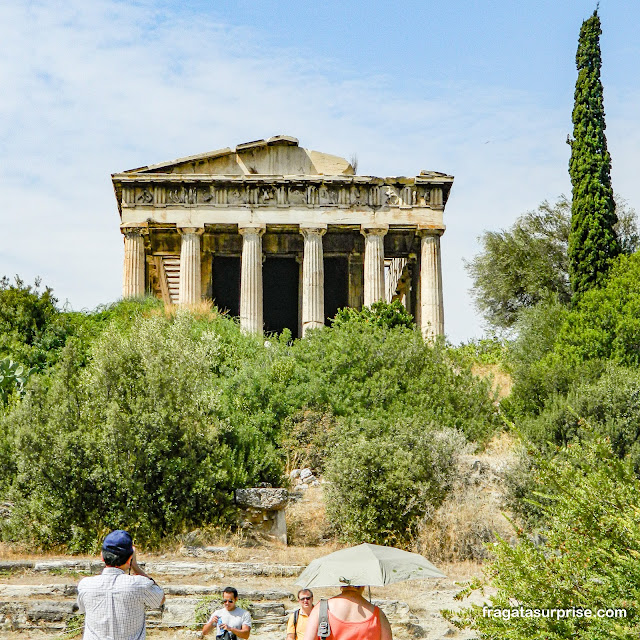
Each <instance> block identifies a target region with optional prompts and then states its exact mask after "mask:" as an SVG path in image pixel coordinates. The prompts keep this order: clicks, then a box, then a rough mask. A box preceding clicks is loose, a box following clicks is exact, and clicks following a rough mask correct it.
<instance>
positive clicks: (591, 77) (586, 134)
mask: <svg viewBox="0 0 640 640" xmlns="http://www.w3.org/2000/svg"><path fill="white" fill-rule="evenodd" d="M601 33H602V30H601V28H600V17H599V16H598V10H597V9H596V10H595V11H594V12H593V15H592V16H591V17H590V18H588V19H587V20H585V21H584V22H583V23H582V28H581V29H580V38H579V40H578V51H577V53H576V65H577V67H578V79H577V81H576V90H575V94H574V107H573V116H572V120H573V141H572V142H571V160H570V161H569V174H570V176H571V185H572V187H573V200H572V203H571V234H570V236H569V276H570V279H571V290H572V296H573V297H572V301H574V302H575V301H577V300H579V298H580V296H581V295H582V293H584V292H585V291H586V290H588V289H590V288H592V287H594V286H597V285H598V284H599V283H601V282H602V280H603V279H604V277H605V276H606V273H607V270H608V268H609V264H610V263H611V260H612V259H613V258H615V257H616V256H617V255H618V254H619V253H620V244H619V242H618V238H617V237H616V233H615V230H614V228H613V226H614V225H615V223H616V222H617V216H616V211H615V203H614V200H613V189H612V188H611V156H610V155H609V152H608V151H607V138H606V136H605V133H604V130H605V126H606V125H605V121H604V105H603V90H602V82H601V81H600V67H601V66H602V58H601V55H600V34H601Z"/></svg>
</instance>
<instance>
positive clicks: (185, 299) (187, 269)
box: [178, 227, 204, 305]
mask: <svg viewBox="0 0 640 640" xmlns="http://www.w3.org/2000/svg"><path fill="white" fill-rule="evenodd" d="M178 231H179V232H180V234H181V236H182V243H181V245H180V289H179V292H178V304H181V305H182V304H195V303H196V302H200V300H201V299H202V280H201V274H200V236H201V235H202V233H203V232H204V229H202V228H192V227H183V228H179V229H178Z"/></svg>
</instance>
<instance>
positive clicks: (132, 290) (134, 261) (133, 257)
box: [122, 228, 145, 298]
mask: <svg viewBox="0 0 640 640" xmlns="http://www.w3.org/2000/svg"><path fill="white" fill-rule="evenodd" d="M122 233H123V234H124V267H123V270H122V297H123V298H140V297H142V296H143V295H144V293H145V282H144V275H145V274H144V267H145V256H144V238H143V237H142V234H143V233H144V231H143V229H140V228H129V229H126V228H125V229H123V230H122Z"/></svg>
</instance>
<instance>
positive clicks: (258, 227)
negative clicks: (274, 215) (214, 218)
mask: <svg viewBox="0 0 640 640" xmlns="http://www.w3.org/2000/svg"><path fill="white" fill-rule="evenodd" d="M266 230H267V225H266V224H243V225H240V224H239V225H238V233H239V234H240V235H241V236H243V235H245V234H247V235H253V234H255V235H258V236H261V235H262V234H263V233H264V232H265V231H266Z"/></svg>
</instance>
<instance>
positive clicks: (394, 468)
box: [327, 422, 465, 546]
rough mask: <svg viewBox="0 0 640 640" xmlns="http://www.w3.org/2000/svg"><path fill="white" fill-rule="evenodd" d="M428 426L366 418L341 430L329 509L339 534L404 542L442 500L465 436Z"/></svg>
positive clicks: (363, 539)
mask: <svg viewBox="0 0 640 640" xmlns="http://www.w3.org/2000/svg"><path fill="white" fill-rule="evenodd" d="M425 427H426V425H421V424H418V423H397V424H395V425H393V426H391V428H389V427H387V428H384V429H383V430H381V429H380V426H379V425H378V424H376V423H375V422H367V423H360V424H357V425H352V426H351V427H350V428H345V429H344V430H343V432H342V433H341V434H340V437H339V439H338V441H337V442H336V444H335V448H334V451H333V454H332V455H331V457H330V459H329V462H328V466H327V478H328V479H329V481H330V482H331V484H330V486H329V489H328V503H327V512H328V515H329V518H330V520H331V522H332V523H333V525H334V527H335V529H336V531H337V533H338V535H339V537H340V538H341V539H343V540H344V541H346V542H353V543H355V542H373V543H379V544H394V545H401V546H402V545H405V546H406V545H407V544H408V543H409V542H410V540H411V538H412V536H413V535H414V534H415V532H416V529H417V526H418V522H419V519H420V517H421V516H422V515H423V514H424V513H425V511H426V510H427V509H429V508H430V507H432V506H437V505H438V504H440V502H441V501H442V499H443V498H444V496H445V495H446V493H447V491H448V490H449V488H450V485H451V482H452V480H453V478H454V476H455V462H456V455H457V453H459V451H460V450H461V449H462V447H463V445H464V443H465V439H464V436H462V434H460V433H459V432H457V431H455V430H452V429H449V430H446V429H443V430H436V429H435V428H433V427H431V428H428V427H427V428H425ZM381 431H382V433H381Z"/></svg>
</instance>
